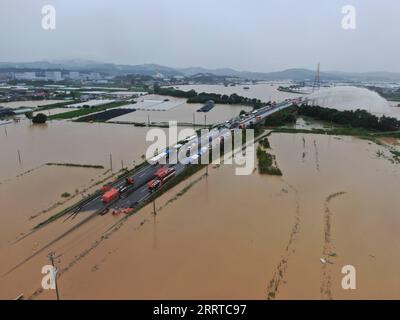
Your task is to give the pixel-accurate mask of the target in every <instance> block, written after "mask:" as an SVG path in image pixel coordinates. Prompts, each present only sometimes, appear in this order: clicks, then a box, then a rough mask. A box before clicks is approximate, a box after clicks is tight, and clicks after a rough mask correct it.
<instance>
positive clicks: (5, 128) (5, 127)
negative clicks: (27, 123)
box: [4, 126, 7, 137]
mask: <svg viewBox="0 0 400 320" xmlns="http://www.w3.org/2000/svg"><path fill="white" fill-rule="evenodd" d="M4 131H5V133H6V137H7V126H4Z"/></svg>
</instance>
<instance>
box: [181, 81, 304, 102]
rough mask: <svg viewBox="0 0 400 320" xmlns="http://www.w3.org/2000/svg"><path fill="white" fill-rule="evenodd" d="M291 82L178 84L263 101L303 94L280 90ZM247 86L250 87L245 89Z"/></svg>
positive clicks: (279, 99) (198, 89)
mask: <svg viewBox="0 0 400 320" xmlns="http://www.w3.org/2000/svg"><path fill="white" fill-rule="evenodd" d="M290 85H291V83H290V82H288V81H279V82H277V81H271V82H260V83H257V84H243V85H236V86H224V85H209V84H194V85H183V86H178V87H177V88H179V89H180V90H184V91H189V90H195V91H196V92H199V93H200V92H213V93H219V94H227V95H231V94H233V93H236V94H238V95H239V96H243V97H248V98H252V99H253V98H257V99H260V100H261V101H263V102H268V101H270V100H272V101H278V102H280V101H283V100H285V99H294V98H296V97H301V96H303V95H301V94H297V93H290V92H284V91H279V90H278V88H279V87H280V86H283V87H287V86H290ZM245 87H247V88H249V89H244V88H245Z"/></svg>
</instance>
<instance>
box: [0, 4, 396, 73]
mask: <svg viewBox="0 0 400 320" xmlns="http://www.w3.org/2000/svg"><path fill="white" fill-rule="evenodd" d="M46 4H51V5H53V6H54V7H55V9H56V30H51V31H49V30H44V29H43V28H42V25H41V19H42V14H41V10H42V6H43V5H46ZM348 4H351V5H353V6H354V7H355V8H356V18H357V20H356V29H355V30H344V29H343V28H342V24H341V22H342V18H343V14H342V12H341V11H342V7H343V6H344V5H348ZM399 16H400V1H399V0H343V1H340V0H246V1H245V0H112V1H111V0H46V1H41V0H0V61H13V62H14V61H15V62H20V61H36V60H56V59H91V60H96V61H102V62H114V63H121V64H142V63H158V64H163V65H167V66H172V67H189V66H203V67H209V68H221V67H232V68H235V69H238V70H250V71H264V72H266V71H278V70H282V69H286V68H294V67H296V68H311V69H315V68H316V65H317V63H318V61H320V62H321V69H322V70H323V71H327V70H342V71H378V70H379V71H397V72H400V41H399V39H400V19H399Z"/></svg>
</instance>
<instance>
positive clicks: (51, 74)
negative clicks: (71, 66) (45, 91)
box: [44, 71, 63, 81]
mask: <svg viewBox="0 0 400 320" xmlns="http://www.w3.org/2000/svg"><path fill="white" fill-rule="evenodd" d="M44 78H45V80H51V81H61V80H63V78H62V76H61V71H46V72H45V73H44Z"/></svg>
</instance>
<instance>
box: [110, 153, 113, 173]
mask: <svg viewBox="0 0 400 320" xmlns="http://www.w3.org/2000/svg"><path fill="white" fill-rule="evenodd" d="M110 169H111V173H112V171H113V167H112V154H111V153H110Z"/></svg>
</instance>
